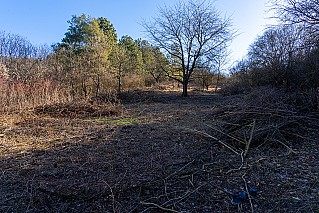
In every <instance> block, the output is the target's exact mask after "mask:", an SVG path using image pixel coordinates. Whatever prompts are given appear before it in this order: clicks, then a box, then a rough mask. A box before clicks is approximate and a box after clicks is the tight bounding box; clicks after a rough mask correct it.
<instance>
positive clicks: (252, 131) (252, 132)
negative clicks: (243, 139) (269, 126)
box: [244, 119, 256, 158]
mask: <svg viewBox="0 0 319 213" xmlns="http://www.w3.org/2000/svg"><path fill="white" fill-rule="evenodd" d="M255 126H256V119H254V121H253V126H252V127H251V130H250V136H249V140H248V142H247V144H246V146H245V152H244V158H246V156H247V153H248V150H249V147H250V143H251V141H252V139H253V135H254V131H255Z"/></svg>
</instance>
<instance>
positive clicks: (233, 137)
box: [206, 124, 245, 144]
mask: <svg viewBox="0 0 319 213" xmlns="http://www.w3.org/2000/svg"><path fill="white" fill-rule="evenodd" d="M206 126H208V127H209V128H211V129H212V130H215V131H216V132H219V133H221V134H225V135H226V136H228V137H229V138H231V139H233V140H235V141H238V142H239V143H242V144H245V142H243V141H242V140H240V139H238V138H236V137H235V136H233V135H231V134H228V133H225V132H223V131H221V130H219V129H216V128H214V127H213V126H211V125H207V124H206Z"/></svg>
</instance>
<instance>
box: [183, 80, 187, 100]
mask: <svg viewBox="0 0 319 213" xmlns="http://www.w3.org/2000/svg"><path fill="white" fill-rule="evenodd" d="M187 86H188V80H187V79H184V80H183V94H182V97H187V96H188V93H187Z"/></svg>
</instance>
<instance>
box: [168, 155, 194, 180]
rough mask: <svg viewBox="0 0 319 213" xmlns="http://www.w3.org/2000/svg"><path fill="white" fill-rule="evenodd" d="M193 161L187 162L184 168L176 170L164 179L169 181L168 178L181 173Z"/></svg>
mask: <svg viewBox="0 0 319 213" xmlns="http://www.w3.org/2000/svg"><path fill="white" fill-rule="evenodd" d="M194 161H195V159H194V160H192V161H190V162H188V163H187V164H186V165H184V166H183V167H182V168H180V169H179V170H177V171H175V172H173V173H172V174H170V175H168V176H167V177H166V178H165V179H169V178H170V177H172V176H174V175H176V174H177V173H179V172H180V171H182V170H183V169H184V168H185V167H187V166H188V165H190V164H192V163H193V162H194Z"/></svg>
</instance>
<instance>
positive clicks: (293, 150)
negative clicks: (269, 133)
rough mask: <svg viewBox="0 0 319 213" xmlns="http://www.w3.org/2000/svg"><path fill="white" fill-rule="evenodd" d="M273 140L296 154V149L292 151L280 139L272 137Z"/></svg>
mask: <svg viewBox="0 0 319 213" xmlns="http://www.w3.org/2000/svg"><path fill="white" fill-rule="evenodd" d="M274 141H275V142H278V143H280V144H281V145H283V146H284V147H286V148H287V149H289V151H291V152H292V153H294V154H297V152H296V151H294V150H293V149H292V148H290V147H289V146H288V145H286V144H285V143H284V142H282V141H280V140H277V139H274Z"/></svg>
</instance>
